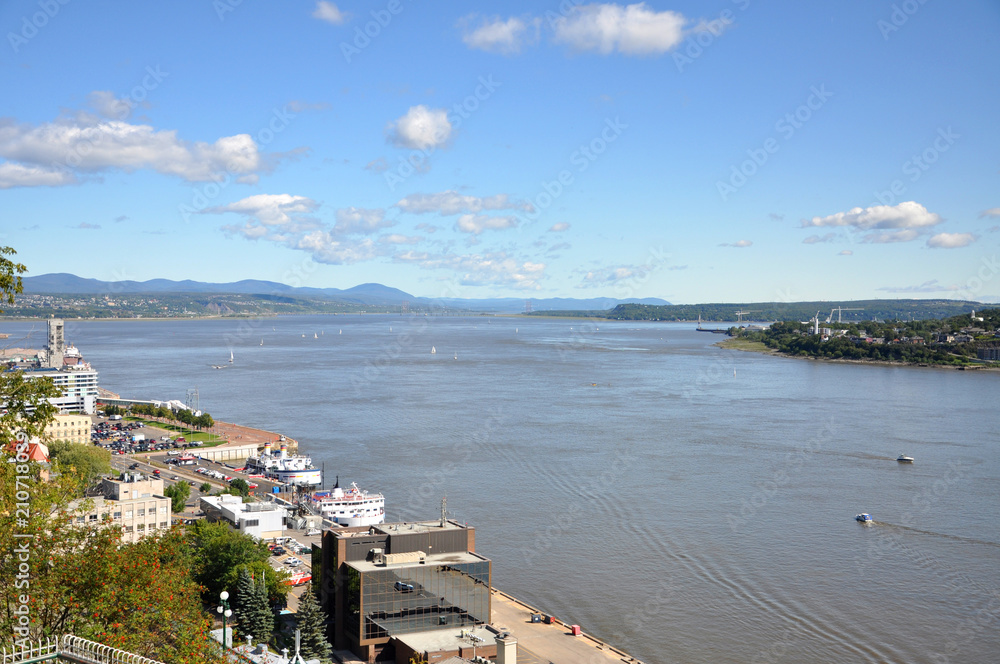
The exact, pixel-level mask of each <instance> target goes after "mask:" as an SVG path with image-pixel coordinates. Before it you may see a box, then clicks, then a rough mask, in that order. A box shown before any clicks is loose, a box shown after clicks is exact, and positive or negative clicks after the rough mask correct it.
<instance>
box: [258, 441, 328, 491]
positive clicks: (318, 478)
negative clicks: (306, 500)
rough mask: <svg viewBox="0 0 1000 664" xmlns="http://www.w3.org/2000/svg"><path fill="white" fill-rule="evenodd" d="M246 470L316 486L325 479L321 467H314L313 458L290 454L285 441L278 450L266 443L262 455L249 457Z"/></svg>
mask: <svg viewBox="0 0 1000 664" xmlns="http://www.w3.org/2000/svg"><path fill="white" fill-rule="evenodd" d="M246 472H247V474H248V475H260V476H261V477H264V478H266V479H269V480H274V481H276V482H284V483H285V484H308V485H310V486H314V485H316V484H320V483H321V482H322V481H323V477H322V473H321V472H320V469H319V468H315V467H313V465H312V459H311V458H309V457H307V456H300V455H298V454H294V455H290V454H288V446H287V445H285V444H284V443H282V445H281V449H280V450H279V451H278V452H274V451H273V450H272V449H271V443H270V442H268V443H264V451H263V452H261V453H260V456H255V457H250V458H249V459H247V464H246Z"/></svg>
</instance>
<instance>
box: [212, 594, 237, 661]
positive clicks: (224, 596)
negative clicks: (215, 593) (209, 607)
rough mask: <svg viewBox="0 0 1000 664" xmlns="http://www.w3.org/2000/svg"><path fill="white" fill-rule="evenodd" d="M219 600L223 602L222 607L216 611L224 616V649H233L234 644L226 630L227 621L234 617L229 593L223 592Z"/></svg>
mask: <svg viewBox="0 0 1000 664" xmlns="http://www.w3.org/2000/svg"><path fill="white" fill-rule="evenodd" d="M219 599H220V600H222V605H221V606H220V607H219V608H217V609H216V611H218V612H219V613H221V614H222V647H223V648H230V647H232V642H231V641H230V640H229V631H228V630H227V628H226V619H227V618H229V616H231V615H233V612H232V611H231V610H230V608H229V593H228V592H226V591H225V590H223V591H222V592H221V593H219Z"/></svg>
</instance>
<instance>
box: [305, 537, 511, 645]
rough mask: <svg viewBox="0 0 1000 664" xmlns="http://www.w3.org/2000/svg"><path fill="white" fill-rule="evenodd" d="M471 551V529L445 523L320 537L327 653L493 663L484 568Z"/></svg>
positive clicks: (487, 565)
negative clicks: (329, 624) (474, 657)
mask: <svg viewBox="0 0 1000 664" xmlns="http://www.w3.org/2000/svg"><path fill="white" fill-rule="evenodd" d="M475 548H476V536H475V529H474V528H470V527H468V526H465V525H462V524H460V523H458V522H455V521H451V520H447V519H441V520H439V521H431V522H420V523H392V524H380V525H376V526H369V527H356V528H336V529H331V530H327V531H326V532H325V533H324V534H323V558H322V564H321V573H320V576H321V578H320V588H321V601H322V602H323V606H324V608H325V610H326V611H327V614H328V615H330V616H333V617H334V620H333V624H334V628H333V629H334V633H333V642H334V647H335V648H336V649H337V650H347V649H349V650H351V651H353V652H354V653H355V655H357V656H358V657H360V658H361V659H362V660H365V661H368V662H374V661H375V659H376V658H378V657H380V656H383V657H384V656H386V655H388V652H390V651H391V652H394V653H395V657H396V661H402V662H407V661H409V659H408V658H409V657H410V656H411V655H413V654H417V655H418V656H420V657H423V658H425V659H426V661H434V662H437V661H440V660H442V659H445V658H446V654H447V653H451V654H454V655H462V656H464V655H465V653H466V652H468V653H470V654H471V653H472V651H473V649H474V647H475V648H478V654H480V655H483V656H485V657H490V656H492V655H495V654H496V647H497V644H496V640H495V636H496V633H495V632H494V631H492V630H488V629H485V626H486V625H489V623H490V621H491V615H492V614H491V610H492V595H491V592H490V589H491V585H492V563H491V561H490V560H489V559H488V558H485V557H483V556H481V555H479V554H477V553H476V552H475ZM472 636H475V637H476V638H477V639H480V641H476V640H474V639H472V638H471V637H472ZM463 639H464V640H463ZM441 644H447V645H448V650H446V651H445V650H440V649H439V648H438V646H439V645H441ZM463 644H464V646H463ZM448 656H450V655H448ZM400 658H403V659H400Z"/></svg>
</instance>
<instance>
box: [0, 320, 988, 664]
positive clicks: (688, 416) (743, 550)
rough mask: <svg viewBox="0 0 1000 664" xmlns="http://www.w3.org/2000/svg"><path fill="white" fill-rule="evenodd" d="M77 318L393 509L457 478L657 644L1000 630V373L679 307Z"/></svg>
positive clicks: (920, 649) (577, 616) (460, 513)
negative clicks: (550, 314)
mask: <svg viewBox="0 0 1000 664" xmlns="http://www.w3.org/2000/svg"><path fill="white" fill-rule="evenodd" d="M32 327H33V326H32V325H30V324H27V323H13V324H12V323H7V324H4V325H0V331H4V332H11V333H12V338H11V339H10V340H9V342H14V341H16V340H17V338H18V337H19V335H23V334H25V333H26V332H27V331H28V330H29V329H31V328H32ZM33 334H34V339H36V340H37V341H36V342H35V344H34V345H35V346H39V345H41V344H42V343H43V339H44V328H42V327H40V326H37V325H36V326H34V333H33ZM66 335H67V339H68V340H70V341H72V342H74V343H75V344H76V345H77V346H78V347H79V348H80V349H81V351H82V352H83V354H84V356H85V357H86V359H88V360H89V361H90V362H92V363H93V365H94V367H95V368H97V369H98V370H99V371H100V372H101V385H102V386H104V387H106V388H108V389H110V390H112V391H115V392H119V393H121V394H122V395H123V396H128V397H135V398H156V399H181V400H183V399H184V397H185V393H186V392H187V390H188V389H191V388H195V387H197V388H198V391H199V395H200V404H201V407H202V408H203V409H205V410H207V411H208V412H210V413H211V414H212V415H213V416H214V417H216V418H217V419H222V420H226V421H233V422H239V423H244V424H247V425H250V426H257V427H261V428H265V429H269V430H273V431H279V432H282V433H285V434H287V435H289V436H291V437H293V438H296V439H298V440H299V441H300V443H301V445H302V448H301V449H302V451H304V452H307V453H309V454H311V455H312V456H313V458H314V460H315V462H316V464H317V465H319V464H321V463H322V464H325V468H326V472H327V476H328V478H329V479H330V480H332V479H333V477H334V476H335V475H339V476H340V480H341V484H344V483H349V482H352V481H353V482H357V484H358V485H359V486H360V487H362V488H364V489H368V490H379V491H382V492H384V493H385V495H386V509H387V512H388V516H389V518H390V519H392V520H415V519H433V518H436V517H437V516H438V515H439V514H440V501H441V498H442V496H445V495H447V501H448V502H447V505H448V510H449V514H450V516H451V517H452V518H455V519H459V520H461V521H467V522H468V523H469V524H470V525H474V526H475V527H476V544H477V550H478V551H479V552H480V553H481V554H483V555H486V556H488V557H489V558H491V559H492V560H493V575H494V576H493V578H494V584H495V585H496V586H497V587H499V588H502V589H503V590H506V591H507V592H509V593H511V594H513V595H515V596H517V597H519V598H521V599H523V600H525V601H527V602H529V603H532V604H534V605H536V606H539V607H541V608H542V609H544V610H546V611H549V612H551V613H553V614H555V615H556V616H558V617H559V618H560V619H562V620H564V621H567V622H571V623H579V624H580V625H582V626H583V628H584V630H585V631H588V632H591V633H593V634H595V635H597V636H599V637H601V638H604V639H606V640H608V641H610V642H611V643H613V644H614V645H617V646H619V647H621V648H623V649H625V650H626V651H627V652H629V653H630V654H632V655H633V656H635V657H637V658H639V659H641V660H643V661H645V662H648V663H666V662H691V663H705V664H708V663H717V662H900V663H902V662H907V663H909V662H945V661H947V662H989V661H996V658H997V653H1000V629H998V623H1000V412H998V404H1000V398H998V397H1000V374H997V373H981V372H969V371H966V372H961V371H953V370H937V369H918V368H890V367H874V366H857V365H845V364H831V363H820V362H813V361H807V360H795V359H788V358H775V357H768V356H763V355H758V354H754V353H740V352H735V351H726V350H721V349H719V348H717V347H715V346H714V345H713V344H714V343H715V342H717V341H719V340H720V339H721V338H722V337H720V336H719V335H713V334H706V333H699V332H697V331H696V330H695V329H694V326H692V325H686V324H670V323H662V324H661V323H632V322H612V321H604V322H600V323H597V324H594V323H588V322H586V321H580V320H569V319H560V320H538V319H530V320H529V319H520V318H493V317H468V318H436V317H430V318H428V317H412V318H403V317H390V316H322V317H318V316H317V317H314V316H302V317H282V318H278V319H261V320H250V321H232V320H230V321H224V320H213V321H148V322H126V321H122V322H99V321H67V330H66ZM19 345H24V344H23V343H22V344H19ZM29 345H30V344H29ZM432 347H433V348H435V349H436V353H432V352H431V349H432ZM230 350H232V352H233V355H234V362H233V364H232V366H227V367H226V368H225V369H223V370H214V369H212V368H211V365H213V364H219V365H222V364H226V365H228V360H229V354H230ZM900 453H906V454H908V455H910V456H913V457H915V459H916V462H915V463H914V464H913V465H902V464H898V463H897V462H896V461H895V457H896V456H897V455H898V454H900ZM858 512H870V513H872V515H873V516H874V518H875V520H876V523H875V525H873V526H869V527H865V526H863V525H861V524H858V523H856V522H855V521H854V519H853V517H854V515H855V514H857V513H858Z"/></svg>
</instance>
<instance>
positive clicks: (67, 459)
mask: <svg viewBox="0 0 1000 664" xmlns="http://www.w3.org/2000/svg"><path fill="white" fill-rule="evenodd" d="M48 447H49V459H51V460H52V461H53V462H54V463H55V464H56V470H57V471H59V472H63V471H71V472H73V473H75V474H76V476H77V477H78V478H79V482H80V490H81V491H82V490H83V489H85V488H86V487H88V486H90V484H91V483H92V482H93V481H94V480H95V479H97V478H98V477H101V476H103V475H108V474H110V473H111V452H110V451H108V450H105V449H102V448H100V447H94V446H91V445H81V444H79V443H69V442H66V441H64V440H55V441H52V442H51V443H49V445H48Z"/></svg>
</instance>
